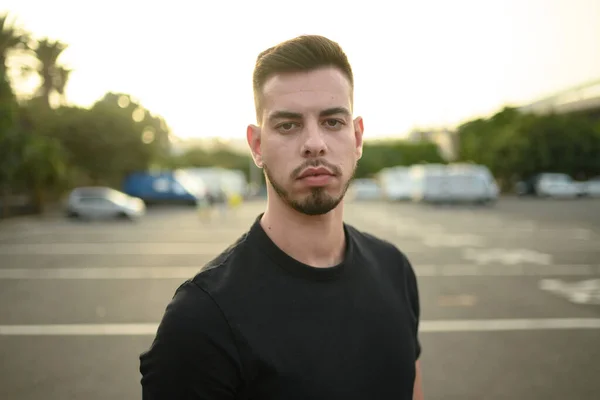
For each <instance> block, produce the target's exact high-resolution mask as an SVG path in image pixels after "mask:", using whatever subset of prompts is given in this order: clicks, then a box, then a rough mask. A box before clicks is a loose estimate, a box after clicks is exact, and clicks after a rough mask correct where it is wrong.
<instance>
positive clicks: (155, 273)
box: [0, 265, 202, 280]
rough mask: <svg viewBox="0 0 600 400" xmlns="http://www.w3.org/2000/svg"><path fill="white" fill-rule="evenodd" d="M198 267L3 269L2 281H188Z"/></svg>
mask: <svg viewBox="0 0 600 400" xmlns="http://www.w3.org/2000/svg"><path fill="white" fill-rule="evenodd" d="M201 268H202V265H198V266H196V267H101V268H98V267H90V268H2V269H0V279H42V280H44V279H187V278H191V277H193V276H194V275H196V274H197V273H198V272H199V271H200V269H201Z"/></svg>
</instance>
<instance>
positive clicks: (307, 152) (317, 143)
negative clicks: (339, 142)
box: [302, 123, 327, 158]
mask: <svg viewBox="0 0 600 400" xmlns="http://www.w3.org/2000/svg"><path fill="white" fill-rule="evenodd" d="M326 153H327V144H326V143H325V138H324V136H323V132H322V131H321V127H320V126H319V124H318V123H314V124H313V123H311V124H306V128H305V132H304V143H303V144H302V156H303V157H306V158H311V157H322V156H324V155H325V154H326Z"/></svg>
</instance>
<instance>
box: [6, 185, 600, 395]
mask: <svg viewBox="0 0 600 400" xmlns="http://www.w3.org/2000/svg"><path fill="white" fill-rule="evenodd" d="M263 208H264V203H262V202H252V203H248V204H245V205H244V206H242V208H240V209H239V210H236V212H235V213H229V214H228V215H227V216H226V217H225V218H216V219H215V220H213V221H212V222H211V223H202V222H201V221H200V219H199V218H198V217H197V215H196V213H195V211H194V210H193V209H191V208H177V207H157V208H151V209H149V213H148V215H147V216H146V217H145V218H144V219H143V220H141V221H138V222H136V223H129V222H125V221H112V222H94V223H84V222H74V221H68V220H66V219H62V218H57V219H54V218H44V219H36V218H22V219H15V220H13V221H5V222H0V358H1V359H2V360H4V362H3V363H2V364H1V365H0V399H11V400H12V399H15V400H17V399H18V400H24V399H27V400H29V399H48V400H58V399H61V400H64V399H86V400H95V399H98V400H99V399H107V398H119V399H139V398H141V388H140V384H139V379H140V375H139V372H138V366H139V363H138V356H139V354H140V353H141V352H142V351H144V350H145V349H147V347H148V346H149V344H150V342H151V340H152V338H153V334H154V330H155V329H156V325H157V323H158V321H159V319H160V317H161V316H162V313H163V311H164V308H165V306H166V304H167V303H168V301H169V300H170V299H171V296H172V295H173V292H174V290H175V288H176V287H177V286H178V285H179V284H180V283H181V282H182V281H183V280H185V279H186V278H188V277H190V276H193V275H194V274H195V271H197V270H198V269H199V268H200V267H201V266H202V264H204V263H205V262H206V261H208V260H209V259H210V258H211V257H213V256H214V255H216V254H217V253H219V252H220V251H221V250H222V249H224V248H225V247H226V246H228V245H229V244H230V243H231V242H232V241H233V240H235V239H236V238H237V237H238V236H239V235H240V234H242V233H243V232H244V231H245V230H246V229H247V228H248V227H249V226H250V224H251V223H252V222H253V220H254V219H255V218H256V216H257V215H258V213H259V212H261V211H262V209H263ZM346 216H347V218H346V219H347V222H349V223H351V224H353V225H355V226H357V227H358V228H361V229H364V230H366V231H369V232H371V233H373V234H376V235H378V236H380V237H382V238H384V239H387V240H389V241H391V242H392V243H394V244H396V245H397V246H398V247H399V248H400V249H401V250H403V251H404V252H405V253H406V254H407V255H408V257H409V259H410V260H411V262H412V263H413V265H414V268H415V270H416V272H417V275H418V277H419V286H420V297H421V311H422V315H421V318H422V319H421V342H422V345H423V356H422V362H423V369H424V388H425V397H426V399H428V400H432V399H443V400H451V399H461V400H464V399H475V400H480V399H486V400H487V399H525V400H538V399H539V400H542V399H543V400H553V399H557V400H558V399H561V400H562V399H570V400H571V399H573V400H578V399H582V400H583V399H597V398H598V397H599V396H600V380H599V379H598V371H600V199H596V200H592V199H578V200H564V201H557V200H539V199H518V198H512V197H509V198H502V199H500V200H499V202H498V203H497V204H496V205H494V206H490V207H487V206H485V207H466V206H441V207H434V206H425V205H418V204H403V203H381V202H365V203H352V204H348V205H347V206H346Z"/></svg>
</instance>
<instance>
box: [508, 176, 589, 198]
mask: <svg viewBox="0 0 600 400" xmlns="http://www.w3.org/2000/svg"><path fill="white" fill-rule="evenodd" d="M515 191H516V193H517V194H518V195H519V196H527V195H530V196H539V197H552V198H575V197H580V196H584V195H585V194H586V185H585V183H584V182H576V181H575V180H573V178H571V177H570V176H569V175H567V174H564V173H558V172H543V173H539V174H536V175H533V176H531V177H529V178H528V179H526V180H524V181H520V182H518V183H517V185H516V186H515Z"/></svg>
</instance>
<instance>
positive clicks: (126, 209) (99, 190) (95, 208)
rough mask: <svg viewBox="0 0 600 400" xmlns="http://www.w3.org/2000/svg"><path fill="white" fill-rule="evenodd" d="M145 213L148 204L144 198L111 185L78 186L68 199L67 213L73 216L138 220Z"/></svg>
mask: <svg viewBox="0 0 600 400" xmlns="http://www.w3.org/2000/svg"><path fill="white" fill-rule="evenodd" d="M145 213H146V205H145V204H144V202H143V200H142V199H139V198H137V197H132V196H129V195H127V194H125V193H123V192H120V191H118V190H115V189H111V188H109V187H102V186H98V187H81V188H77V189H74V190H73V191H72V192H71V193H70V194H69V198H68V200H67V215H68V216H69V217H71V218H82V219H113V218H126V219H130V220H136V219H138V218H140V217H142V216H143V215H144V214H145Z"/></svg>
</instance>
